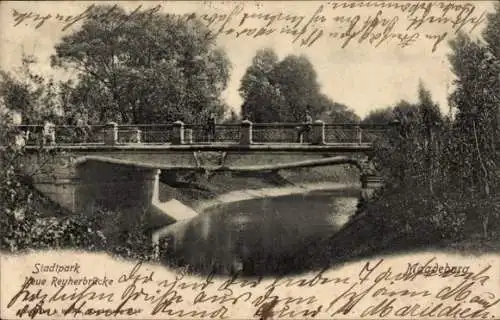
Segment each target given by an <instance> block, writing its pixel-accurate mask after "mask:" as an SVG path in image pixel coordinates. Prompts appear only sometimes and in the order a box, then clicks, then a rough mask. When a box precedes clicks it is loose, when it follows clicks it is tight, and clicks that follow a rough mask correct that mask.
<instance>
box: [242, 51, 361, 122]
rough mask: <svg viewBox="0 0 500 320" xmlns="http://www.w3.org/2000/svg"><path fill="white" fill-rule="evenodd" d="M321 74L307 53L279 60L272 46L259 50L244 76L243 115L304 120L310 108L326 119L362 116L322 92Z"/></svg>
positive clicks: (265, 119)
mask: <svg viewBox="0 0 500 320" xmlns="http://www.w3.org/2000/svg"><path fill="white" fill-rule="evenodd" d="M320 89H321V87H320V85H319V83H318V80H317V74H316V71H315V70H314V67H313V65H312V63H311V62H310V61H309V59H308V58H307V57H306V56H295V55H289V56H287V57H285V58H284V59H283V60H281V61H279V59H278V56H277V55H276V53H275V52H274V51H273V50H271V49H262V50H259V51H257V53H256V55H255V56H254V58H253V60H252V64H251V65H250V67H248V69H247V71H246V72H245V74H244V75H243V78H242V79H241V85H240V89H239V92H240V95H241V97H242V98H243V105H242V110H241V113H242V117H244V118H247V119H249V120H251V121H254V122H267V123H270V122H303V121H304V118H305V113H306V111H309V113H310V114H311V116H312V117H313V118H315V119H321V120H323V121H325V122H353V121H357V120H359V119H358V117H357V116H356V114H355V113H354V112H353V111H352V110H350V109H349V108H348V107H347V106H345V105H343V104H340V103H336V102H333V101H332V100H331V99H330V98H328V97H327V96H326V95H324V94H323V93H321V92H320Z"/></svg>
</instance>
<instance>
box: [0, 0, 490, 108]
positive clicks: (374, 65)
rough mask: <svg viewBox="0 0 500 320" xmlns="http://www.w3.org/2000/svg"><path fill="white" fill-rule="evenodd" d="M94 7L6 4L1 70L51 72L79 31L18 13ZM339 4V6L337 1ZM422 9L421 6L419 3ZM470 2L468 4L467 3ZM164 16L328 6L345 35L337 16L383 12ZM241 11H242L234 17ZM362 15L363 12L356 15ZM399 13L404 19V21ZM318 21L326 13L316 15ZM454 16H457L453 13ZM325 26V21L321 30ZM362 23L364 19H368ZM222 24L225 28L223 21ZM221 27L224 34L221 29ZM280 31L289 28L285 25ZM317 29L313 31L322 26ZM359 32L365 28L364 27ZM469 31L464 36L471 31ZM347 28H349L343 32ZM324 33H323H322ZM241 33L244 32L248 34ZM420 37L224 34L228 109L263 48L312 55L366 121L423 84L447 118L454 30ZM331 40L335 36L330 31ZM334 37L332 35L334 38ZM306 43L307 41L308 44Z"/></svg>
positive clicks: (247, 6)
mask: <svg viewBox="0 0 500 320" xmlns="http://www.w3.org/2000/svg"><path fill="white" fill-rule="evenodd" d="M90 3H91V2H62V1H61V2H4V1H2V2H0V38H1V42H0V43H1V47H0V66H1V67H2V68H3V69H12V68H14V67H15V66H18V65H19V63H20V54H21V52H22V51H23V50H24V52H26V53H28V54H34V55H36V56H37V57H38V58H39V61H40V63H39V65H38V70H39V71H41V72H51V70H50V65H49V56H50V54H52V53H53V47H54V44H55V43H56V42H57V41H58V40H59V39H60V38H61V36H63V35H65V34H68V33H69V32H71V31H72V30H74V28H77V27H78V26H79V25H78V24H76V25H75V26H74V28H73V29H71V28H70V29H68V30H66V31H65V32H63V31H61V29H62V24H61V23H59V22H57V21H55V20H50V19H49V20H47V21H46V22H45V23H44V25H43V26H41V27H40V28H38V29H35V28H34V25H35V24H36V23H34V22H33V21H26V23H24V22H23V23H21V24H20V25H18V26H16V27H14V18H13V15H12V13H13V9H15V10H17V11H18V12H26V13H28V12H33V13H37V14H40V15H41V16H45V15H47V14H52V15H55V14H61V15H73V16H75V15H78V14H79V13H81V12H83V11H84V10H85V8H86V7H87V6H88V5H89V4H90ZM333 3H334V4H335V2H333ZM412 3H413V4H415V3H417V2H416V1H413V2H412ZM460 3H461V4H465V2H460ZM471 3H473V5H474V6H475V7H476V8H475V11H474V12H473V15H471V17H473V16H474V15H475V16H480V14H481V12H483V11H484V10H491V8H492V3H491V2H490V1H482V2H481V1H474V2H471ZM139 4H140V2H120V5H122V6H123V7H125V8H127V9H128V10H133V9H135V8H136V7H137V6H138V5H139ZM157 4H158V3H155V2H145V3H143V7H145V8H148V7H154V6H155V5H157ZM160 4H161V6H162V8H161V10H162V11H164V12H167V11H168V12H175V13H185V12H197V13H202V12H205V13H211V14H212V13H218V14H223V13H231V12H237V13H238V15H235V16H233V17H232V18H231V20H230V21H229V22H228V23H227V24H226V28H228V27H229V26H235V27H236V26H237V25H238V24H239V22H241V18H242V16H243V15H244V14H245V13H252V12H253V13H257V14H258V13H261V14H263V13H278V12H282V13H287V14H297V15H304V16H305V20H307V19H309V18H310V17H313V16H314V13H315V12H317V11H318V8H319V7H320V5H321V4H323V7H322V8H321V9H320V11H321V12H320V14H321V15H323V16H324V17H325V18H326V20H327V22H325V23H323V24H322V25H324V30H328V31H329V32H330V33H331V32H332V31H335V30H337V31H339V32H341V31H343V30H344V31H345V29H346V28H347V24H341V23H339V22H338V20H337V21H336V22H331V21H333V20H334V18H335V17H340V16H344V17H349V16H350V17H353V16H355V15H356V14H360V15H361V20H363V18H366V17H369V16H372V15H374V14H375V13H376V11H374V10H375V9H373V8H372V9H340V8H333V7H332V2H330V3H326V2H278V1H276V2H259V3H250V2H248V3H241V2H236V3H235V2H228V1H225V2H161V3H160ZM234 10H236V11H234ZM355 10H357V11H355ZM398 14H399V16H397V15H398ZM316 16H318V15H316ZM382 16H383V17H387V18H388V19H389V18H391V17H392V18H393V20H392V21H394V17H396V18H395V20H397V25H396V26H395V28H394V32H395V33H397V32H401V31H404V29H405V27H406V25H407V24H408V23H407V22H408V21H407V20H406V18H405V15H404V14H400V13H397V12H396V11H394V10H392V11H391V10H385V11H384V12H383V15H382ZM448 16H450V17H452V16H453V14H450V13H448ZM245 23H246V24H244V25H243V26H246V25H248V26H251V27H254V26H255V27H260V26H262V25H264V24H265V23H266V22H265V21H263V20H258V19H253V20H252V19H248V20H247V21H246V22H245ZM321 23H322V22H318V24H321ZM360 23H361V21H360ZM221 24H222V22H221ZM221 24H219V25H217V28H216V29H218V27H219V26H220V25H221ZM278 26H279V28H277V30H280V29H281V27H282V26H284V25H278ZM315 26H317V25H315V24H312V25H310V26H309V29H308V31H307V32H310V30H313V29H314V28H315ZM358 26H359V25H358ZM470 27H471V26H469V25H466V26H465V27H464V29H463V31H466V32H468V31H469V30H470ZM481 27H482V26H479V27H477V28H476V29H475V30H474V31H473V32H472V35H477V34H479V31H480V29H481ZM343 28H344V29H343ZM320 29H321V28H320ZM240 30H241V29H240ZM419 32H420V42H418V41H417V42H415V44H414V45H412V46H409V47H406V48H401V47H400V46H398V45H397V41H395V40H393V41H392V42H390V43H384V44H382V45H380V46H379V47H378V48H375V47H374V46H373V45H369V44H367V43H366V41H365V42H364V43H362V44H358V43H357V42H355V41H354V40H353V41H352V42H351V44H349V45H348V46H347V47H346V48H341V45H342V42H341V41H340V40H337V39H335V38H328V37H327V36H324V37H322V38H320V39H319V40H318V41H317V42H316V43H314V44H313V45H312V46H311V47H301V46H300V44H298V43H295V44H294V43H292V39H293V38H292V37H291V36H286V35H283V34H280V33H279V32H275V33H274V34H272V35H270V36H267V37H258V38H251V37H250V38H249V37H246V38H243V37H240V38H236V37H234V34H233V35H228V36H219V37H218V38H217V39H218V40H217V41H218V44H219V45H220V46H222V47H223V48H224V49H225V50H226V52H227V54H228V56H229V58H230V60H231V62H232V65H233V68H232V73H231V79H230V83H229V87H228V89H227V90H226V91H225V93H224V98H225V99H226V101H227V103H228V104H229V105H230V106H231V107H233V108H235V109H236V110H239V107H240V105H241V98H240V97H239V95H238V91H237V90H238V87H239V84H240V79H241V77H242V76H243V74H244V72H245V70H246V68H247V67H248V66H249V65H250V63H251V60H252V57H253V56H254V54H255V52H256V50H258V49H260V48H262V47H270V48H273V49H274V50H275V51H276V52H277V53H278V55H279V56H280V58H283V57H284V56H286V55H288V54H305V55H307V56H308V57H309V58H310V60H311V61H312V63H313V64H314V67H315V68H316V71H317V73H318V80H319V82H320V84H321V86H322V92H323V93H325V94H326V95H328V96H329V97H330V98H332V99H333V100H334V101H337V102H340V103H344V104H346V105H348V106H350V107H351V108H353V109H354V110H355V111H356V113H357V114H358V115H360V116H364V115H366V114H367V112H369V111H370V110H373V109H375V108H380V107H384V106H388V105H391V104H394V103H395V102H397V101H399V100H401V99H406V100H409V101H415V99H416V91H417V86H418V82H419V80H420V79H421V80H422V81H423V82H424V84H425V85H426V86H427V87H428V88H429V89H430V90H431V92H432V94H433V97H434V99H435V100H437V101H438V102H439V104H440V105H441V108H442V109H443V111H445V112H447V111H448V107H447V95H448V93H449V91H450V89H451V82H452V80H453V75H452V74H451V72H450V70H449V64H448V60H447V54H448V53H449V50H448V45H447V41H448V40H449V39H450V37H451V36H452V34H453V30H452V28H451V26H450V25H449V24H448V25H446V24H440V25H438V24H433V25H423V26H422V27H421V29H419ZM443 32H447V36H446V38H445V39H444V41H443V42H442V43H441V44H440V45H439V46H437V48H436V51H435V52H432V44H433V43H434V42H435V40H432V39H425V38H426V34H428V35H431V34H436V35H439V34H442V33H443ZM325 34H328V33H327V31H325ZM330 36H331V34H330ZM302 39H304V38H302Z"/></svg>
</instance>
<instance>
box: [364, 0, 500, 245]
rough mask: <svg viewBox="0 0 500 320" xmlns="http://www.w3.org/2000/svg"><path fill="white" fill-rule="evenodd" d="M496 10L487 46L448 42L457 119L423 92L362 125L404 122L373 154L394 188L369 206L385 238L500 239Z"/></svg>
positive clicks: (388, 188)
mask: <svg viewBox="0 0 500 320" xmlns="http://www.w3.org/2000/svg"><path fill="white" fill-rule="evenodd" d="M495 9H496V11H495V12H494V13H492V14H490V16H489V18H488V24H487V26H486V28H485V31H484V34H483V38H484V40H472V39H471V38H470V37H469V36H467V35H465V34H459V35H458V36H457V37H456V38H455V39H454V40H453V41H451V42H450V46H451V49H452V53H451V54H450V56H449V60H450V64H451V70H452V71H453V73H454V74H455V76H456V80H455V88H454V91H453V93H452V94H451V95H450V103H451V106H452V108H453V113H451V114H450V115H448V116H446V117H444V116H442V115H441V114H440V112H439V108H438V106H437V105H436V104H435V103H434V102H433V101H432V99H431V96H430V93H429V92H428V91H427V90H425V89H424V88H423V86H421V87H420V89H419V98H420V99H419V103H417V104H414V105H412V104H410V103H407V102H404V101H403V102H400V103H399V104H398V105H396V106H394V107H390V108H385V109H381V110H378V111H374V112H372V113H370V114H369V115H368V116H367V117H366V118H365V119H364V120H363V121H364V122H367V123H370V122H377V121H380V120H381V119H383V120H384V121H387V120H394V119H397V120H399V121H400V126H399V128H398V129H397V130H395V131H394V132H393V134H392V135H391V136H390V137H389V139H387V140H385V141H379V144H378V148H377V153H376V156H375V160H376V162H377V164H378V166H379V168H380V169H381V170H382V172H383V173H384V174H385V176H386V180H387V181H389V182H390V183H389V184H388V185H387V186H386V187H385V189H384V190H382V191H381V192H379V194H378V197H376V198H375V199H374V200H373V201H371V202H370V203H368V204H367V206H366V208H365V209H366V211H367V212H369V213H373V214H372V215H371V218H372V220H373V222H374V225H377V226H379V227H380V228H382V229H384V230H381V234H391V237H392V236H395V235H396V234H397V233H399V234H400V236H401V237H405V239H407V240H409V239H413V240H416V239H421V240H422V239H424V240H426V241H430V242H433V241H434V240H436V239H441V240H443V239H445V240H451V241H454V240H458V239H462V238H466V237H469V238H470V237H471V236H473V235H478V234H479V235H481V236H482V237H483V239H491V238H492V237H495V238H496V237H498V236H499V235H500V230H499V228H498V226H499V222H500V208H499V201H498V200H499V197H498V187H499V176H498V169H497V168H498V155H499V153H498V132H499V126H498V115H499V112H500V89H499V88H500V82H499V81H500V80H499V79H500V78H499V75H500V68H499V66H500V57H499V56H498V54H499V52H500V50H499V45H500V41H499V40H498V34H500V29H499V24H498V21H499V14H500V5H499V4H498V3H497V4H496V7H495Z"/></svg>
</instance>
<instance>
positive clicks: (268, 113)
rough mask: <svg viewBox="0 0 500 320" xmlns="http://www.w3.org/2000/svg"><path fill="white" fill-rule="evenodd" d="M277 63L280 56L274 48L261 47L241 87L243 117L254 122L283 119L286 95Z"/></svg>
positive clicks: (242, 80) (244, 76)
mask: <svg viewBox="0 0 500 320" xmlns="http://www.w3.org/2000/svg"><path fill="white" fill-rule="evenodd" d="M277 64H278V56H277V55H276V53H275V52H274V51H273V50H272V49H268V48H266V49H261V50H259V51H257V53H256V54H255V56H254V58H253V59H252V65H251V66H250V67H248V69H247V71H246V72H245V74H244V75H243V78H242V79H241V86H240V88H239V92H240V96H241V97H242V98H243V101H244V102H243V105H242V107H241V114H242V117H243V118H247V119H248V120H251V121H254V122H275V121H280V120H282V118H283V116H282V112H283V108H284V105H285V97H284V96H283V95H282V93H281V90H280V86H279V84H278V82H277V79H276V75H275V68H276V65H277Z"/></svg>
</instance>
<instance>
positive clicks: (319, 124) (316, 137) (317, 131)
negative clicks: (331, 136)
mask: <svg viewBox="0 0 500 320" xmlns="http://www.w3.org/2000/svg"><path fill="white" fill-rule="evenodd" d="M311 143H312V144H325V122H323V121H321V120H316V121H315V122H314V123H313V132H312V139H311Z"/></svg>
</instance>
